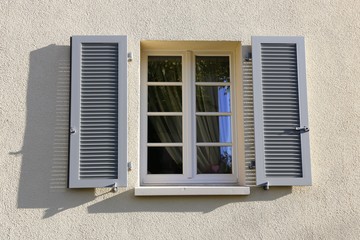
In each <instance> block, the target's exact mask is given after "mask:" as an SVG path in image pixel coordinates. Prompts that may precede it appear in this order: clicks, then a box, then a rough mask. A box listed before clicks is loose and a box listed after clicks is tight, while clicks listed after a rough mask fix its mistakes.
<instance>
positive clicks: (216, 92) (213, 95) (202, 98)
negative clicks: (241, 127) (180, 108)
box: [196, 86, 231, 112]
mask: <svg viewBox="0 0 360 240" xmlns="http://www.w3.org/2000/svg"><path fill="white" fill-rule="evenodd" d="M196 111H197V112H231V107H230V86H218V87H217V86H211V87H208V86H206V87H205V86H196Z"/></svg>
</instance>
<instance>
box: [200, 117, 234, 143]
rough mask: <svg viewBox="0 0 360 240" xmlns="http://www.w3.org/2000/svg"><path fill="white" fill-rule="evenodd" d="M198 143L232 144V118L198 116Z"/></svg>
mask: <svg viewBox="0 0 360 240" xmlns="http://www.w3.org/2000/svg"><path fill="white" fill-rule="evenodd" d="M196 138H197V142H222V143H224V142H231V117H230V116H221V117H219V116H197V117H196Z"/></svg>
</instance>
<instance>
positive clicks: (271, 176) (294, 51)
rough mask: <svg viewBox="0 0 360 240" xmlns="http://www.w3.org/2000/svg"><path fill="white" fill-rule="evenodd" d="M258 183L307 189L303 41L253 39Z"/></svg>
mask: <svg viewBox="0 0 360 240" xmlns="http://www.w3.org/2000/svg"><path fill="white" fill-rule="evenodd" d="M252 57H253V82H254V88H253V91H254V122H255V123H254V126H255V159H256V184H257V185H265V184H268V185H269V186H292V185H311V169H310V147H309V132H308V116H307V99H306V74H305V47H304V38H303V37H253V38H252Z"/></svg>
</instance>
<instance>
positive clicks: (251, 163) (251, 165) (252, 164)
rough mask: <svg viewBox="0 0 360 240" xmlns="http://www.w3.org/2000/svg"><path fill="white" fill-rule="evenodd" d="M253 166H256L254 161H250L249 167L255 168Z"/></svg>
mask: <svg viewBox="0 0 360 240" xmlns="http://www.w3.org/2000/svg"><path fill="white" fill-rule="evenodd" d="M255 168H256V165H255V161H250V163H249V169H255Z"/></svg>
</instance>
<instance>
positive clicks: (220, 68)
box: [196, 56, 230, 82]
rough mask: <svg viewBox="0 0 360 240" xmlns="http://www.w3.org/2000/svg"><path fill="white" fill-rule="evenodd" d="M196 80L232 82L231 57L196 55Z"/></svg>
mask: <svg viewBox="0 0 360 240" xmlns="http://www.w3.org/2000/svg"><path fill="white" fill-rule="evenodd" d="M196 82H230V63H229V57H221V56H218V57H215V56H214V57H205V56H204V57H200V56H197V57H196Z"/></svg>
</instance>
